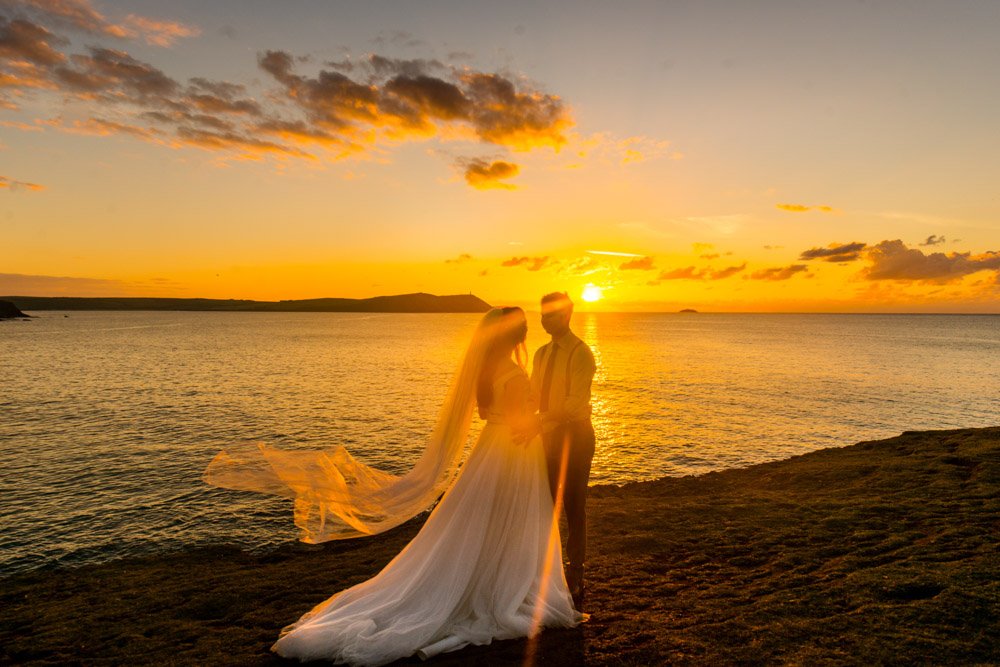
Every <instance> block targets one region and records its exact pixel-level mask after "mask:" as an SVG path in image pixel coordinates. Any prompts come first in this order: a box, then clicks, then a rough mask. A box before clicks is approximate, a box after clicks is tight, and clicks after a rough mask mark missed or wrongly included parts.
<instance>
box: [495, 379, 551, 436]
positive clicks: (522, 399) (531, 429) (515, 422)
mask: <svg viewBox="0 0 1000 667" xmlns="http://www.w3.org/2000/svg"><path fill="white" fill-rule="evenodd" d="M500 409H501V411H502V412H503V416H504V420H505V421H506V422H507V423H508V424H510V428H511V431H513V432H514V441H515V442H518V443H527V442H530V441H531V440H532V439H533V438H534V437H535V436H536V435H538V434H539V433H541V430H542V425H541V422H539V421H538V417H537V415H535V408H534V406H533V403H532V400H531V384H530V383H529V382H528V378H527V376H525V375H524V374H520V373H519V374H518V375H516V376H514V377H512V378H511V379H510V380H508V381H507V386H506V387H505V389H504V392H503V404H502V405H501V406H500Z"/></svg>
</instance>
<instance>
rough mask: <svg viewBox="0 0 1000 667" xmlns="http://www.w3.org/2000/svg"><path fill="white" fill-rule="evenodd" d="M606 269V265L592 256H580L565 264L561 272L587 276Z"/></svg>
mask: <svg viewBox="0 0 1000 667" xmlns="http://www.w3.org/2000/svg"><path fill="white" fill-rule="evenodd" d="M606 270H607V269H606V267H604V266H603V265H602V264H601V263H600V262H599V261H597V259H595V258H594V257H580V258H579V259H576V260H574V261H572V262H570V263H569V264H568V265H566V266H565V267H564V268H563V273H565V274H566V275H572V276H589V275H591V274H594V273H598V272H601V271H606Z"/></svg>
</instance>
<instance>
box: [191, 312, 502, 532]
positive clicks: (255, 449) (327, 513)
mask: <svg viewBox="0 0 1000 667" xmlns="http://www.w3.org/2000/svg"><path fill="white" fill-rule="evenodd" d="M501 321H502V318H501V317H500V310H499V309H494V310H491V311H490V312H488V313H486V315H485V316H484V317H483V319H482V320H481V321H480V323H479V325H478V326H477V327H476V330H475V333H474V334H473V337H472V342H471V343H470V344H469V347H468V349H467V350H466V352H465V355H464V357H463V358H462V361H461V363H460V364H459V367H458V372H457V373H456V374H455V377H454V379H453V380H452V383H451V387H450V389H449V391H448V394H447V397H446V399H445V401H444V404H443V405H442V406H441V411H440V413H439V414H438V419H437V423H436V425H435V427H434V430H433V432H432V433H431V436H430V439H429V440H428V442H427V446H426V447H425V449H424V451H423V453H422V454H421V455H420V458H419V459H418V460H417V462H416V464H415V465H414V466H413V468H412V469H411V470H410V471H409V472H407V473H405V474H402V475H392V474H389V473H387V472H384V471H381V470H378V469H376V468H372V467H371V466H368V465H366V464H364V463H362V462H360V461H358V460H357V459H355V458H354V457H353V456H351V454H350V453H349V452H348V451H347V450H346V449H344V447H342V446H335V447H331V448H329V449H324V450H285V449H277V448H274V447H269V446H268V445H266V444H263V443H255V444H248V445H239V446H234V447H230V448H227V449H225V450H223V451H222V452H220V453H219V454H217V455H216V456H215V458H214V459H213V460H212V462H211V463H209V465H208V468H207V469H206V470H205V473H204V476H203V478H204V480H205V482H207V483H208V484H211V485H214V486H219V487H223V488H227V489H235V490H240V491H256V492H259V493H268V494H274V495H278V496H284V497H287V498H293V499H294V500H295V525H296V526H298V528H299V529H300V530H301V531H302V536H301V539H302V541H303V542H309V543H318V542H325V541H327V540H338V539H346V538H351V537H359V536H362V535H374V534H376V533H380V532H383V531H386V530H389V529H390V528H393V527H395V526H398V525H399V524H401V523H403V522H404V521H406V520H408V519H410V518H411V517H413V516H416V515H417V514H419V513H420V512H422V511H424V510H426V509H428V508H429V507H430V506H431V505H432V504H433V503H434V501H435V500H437V499H438V498H439V497H440V496H441V494H442V493H444V491H445V490H447V489H448V487H449V486H451V484H452V482H453V481H454V480H455V477H456V475H457V474H458V471H459V468H460V467H461V463H462V457H463V452H464V450H465V443H466V441H467V439H468V434H469V429H470V426H471V422H472V411H473V408H474V407H475V400H476V381H477V378H478V377H479V371H480V369H481V368H482V364H483V360H484V358H485V356H486V351H487V349H488V348H489V346H490V343H491V342H492V340H493V338H494V337H495V336H496V335H497V333H498V331H497V329H498V328H499V326H500V323H501Z"/></svg>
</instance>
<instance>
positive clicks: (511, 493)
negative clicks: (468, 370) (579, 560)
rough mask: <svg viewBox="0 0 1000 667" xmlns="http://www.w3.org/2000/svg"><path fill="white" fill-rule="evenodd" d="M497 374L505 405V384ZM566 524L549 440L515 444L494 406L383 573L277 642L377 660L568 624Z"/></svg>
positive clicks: (304, 656) (309, 652)
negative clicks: (554, 487) (558, 518)
mask: <svg viewBox="0 0 1000 667" xmlns="http://www.w3.org/2000/svg"><path fill="white" fill-rule="evenodd" d="M523 373H524V372H523V371H522V370H520V369H512V370H510V371H508V372H506V373H503V374H502V375H500V377H499V378H498V379H497V381H496V382H495V383H494V400H493V405H502V404H503V402H502V399H503V396H502V393H503V391H504V388H505V386H506V383H507V381H508V380H510V379H511V378H513V377H515V375H517V374H523ZM581 618H582V616H581V615H580V613H579V612H577V611H576V610H575V609H574V608H573V601H572V598H571V597H570V594H569V590H568V588H567V585H566V579H565V576H564V573H563V565H562V556H561V545H560V541H559V530H558V523H556V522H555V521H554V520H553V507H552V498H551V495H550V493H549V487H548V478H547V475H546V467H545V457H544V454H543V451H542V447H541V441H540V440H539V439H538V438H536V439H535V440H533V441H532V442H530V443H528V444H527V445H518V444H515V443H514V442H513V440H512V437H511V429H510V426H508V425H507V424H506V423H504V419H503V416H502V415H500V414H498V413H493V412H491V413H490V414H489V415H488V419H487V423H486V425H485V426H484V427H483V430H482V433H481V434H480V436H479V440H478V441H477V443H476V445H475V447H474V448H473V450H472V452H471V453H470V455H469V459H468V460H467V461H466V463H465V465H464V467H463V468H462V470H461V472H460V473H459V476H458V478H457V480H456V481H455V483H454V484H453V485H452V487H451V488H450V489H449V490H448V491H447V493H445V495H444V496H443V498H442V499H441V501H440V503H438V505H437V507H436V508H435V509H434V511H433V512H432V513H431V515H430V517H429V518H428V519H427V522H426V523H425V524H424V526H423V528H422V529H421V530H420V532H419V533H418V534H417V536H416V537H414V538H413V540H412V541H411V542H410V543H409V544H408V545H407V546H406V547H405V548H404V549H403V550H402V551H401V552H400V553H399V555H398V556H396V557H395V558H394V559H393V560H392V561H391V562H390V563H389V564H388V565H386V566H385V568H384V569H383V570H382V571H381V572H380V573H379V574H377V575H376V576H374V577H373V578H371V579H369V580H368V581H365V582H363V583H361V584H358V585H357V586H354V587H352V588H349V589H347V590H345V591H342V592H340V593H338V594H336V595H334V596H333V597H331V598H330V599H328V600H326V601H325V602H323V603H322V604H320V605H318V606H317V607H316V608H314V609H313V610H312V611H310V612H309V613H307V614H306V615H305V616H303V617H302V618H301V619H299V620H298V621H297V622H296V623H294V624H293V625H291V626H289V627H287V628H285V629H284V630H283V631H282V636H281V638H280V639H279V640H278V641H277V643H275V645H274V646H273V647H272V650H273V651H275V652H277V653H278V654H279V655H282V656H284V657H288V658H298V659H300V660H318V659H326V660H333V661H334V662H337V663H349V664H358V665H381V664H385V663H388V662H392V661H393V660H397V659H400V658H404V657H407V656H411V655H414V654H417V655H419V656H420V657H422V658H426V657H430V656H432V655H435V654H437V653H441V652H443V651H451V650H456V649H459V648H461V647H463V646H466V645H468V644H488V643H490V642H491V641H492V640H493V639H512V638H516V637H527V636H532V635H534V634H535V633H537V632H538V631H539V630H540V629H541V628H542V627H572V626H574V625H576V624H577V623H579V622H580V620H581Z"/></svg>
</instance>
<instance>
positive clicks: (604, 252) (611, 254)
mask: <svg viewBox="0 0 1000 667" xmlns="http://www.w3.org/2000/svg"><path fill="white" fill-rule="evenodd" d="M587 253H589V254H591V255H608V256H609V257H642V255H640V254H638V253H634V252H618V251H616V250H588V251H587Z"/></svg>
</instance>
